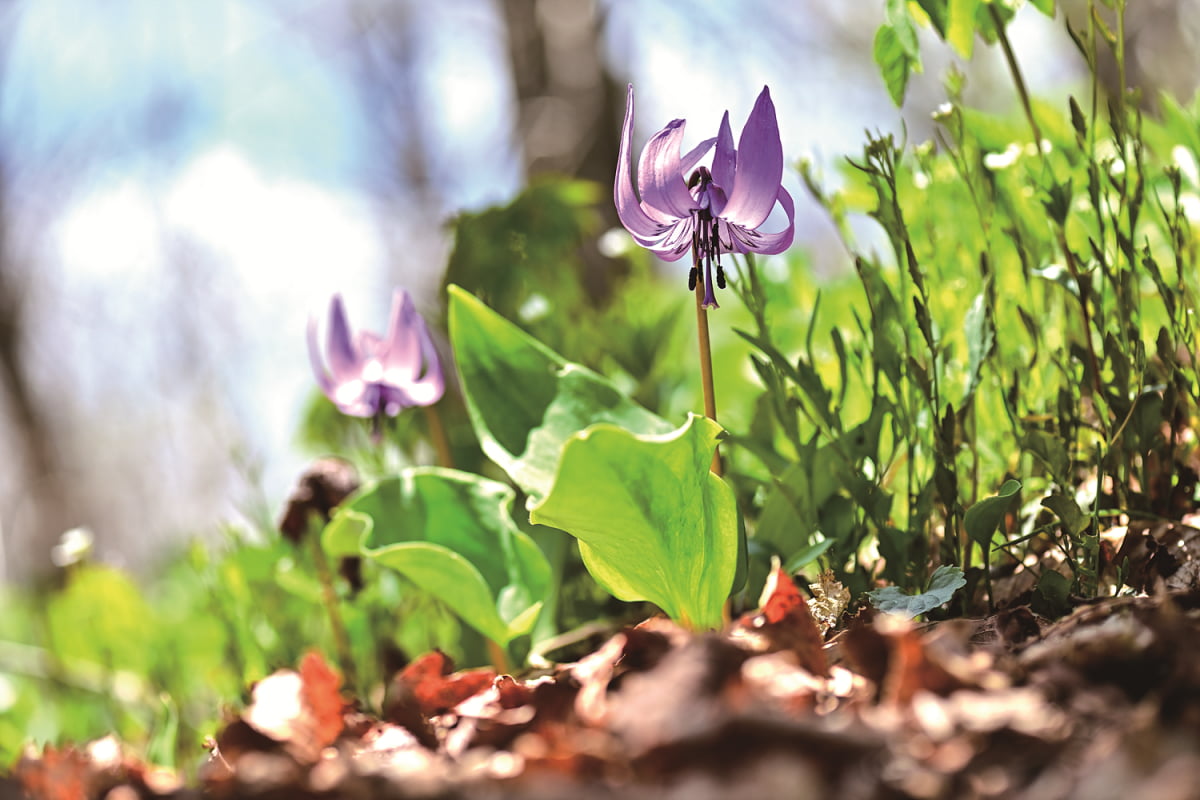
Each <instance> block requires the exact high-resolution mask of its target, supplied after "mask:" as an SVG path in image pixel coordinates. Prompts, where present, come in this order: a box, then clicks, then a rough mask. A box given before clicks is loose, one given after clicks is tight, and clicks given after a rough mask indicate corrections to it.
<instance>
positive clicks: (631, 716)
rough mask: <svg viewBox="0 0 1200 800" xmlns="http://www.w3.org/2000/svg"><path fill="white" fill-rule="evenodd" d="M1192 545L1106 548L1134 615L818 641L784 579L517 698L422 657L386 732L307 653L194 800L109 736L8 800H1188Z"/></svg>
mask: <svg viewBox="0 0 1200 800" xmlns="http://www.w3.org/2000/svg"><path fill="white" fill-rule="evenodd" d="M1186 523H1187V521H1186V520H1185V522H1183V523H1158V524H1155V525H1145V526H1136V527H1135V526H1131V527H1129V528H1126V529H1122V530H1120V531H1118V532H1116V534H1117V535H1116V536H1114V537H1110V538H1111V539H1112V540H1113V547H1114V552H1117V553H1118V554H1120V555H1121V560H1122V562H1124V563H1125V564H1126V565H1127V567H1128V568H1127V571H1126V574H1125V578H1126V581H1127V583H1128V585H1129V586H1133V587H1134V589H1135V590H1137V592H1136V594H1127V595H1124V596H1117V597H1107V598H1102V599H1096V600H1088V601H1084V600H1080V599H1072V601H1071V603H1070V605H1071V606H1072V609H1071V610H1069V611H1068V612H1067V613H1066V614H1065V615H1063V616H1061V617H1059V618H1058V619H1053V620H1052V619H1048V618H1046V617H1043V616H1041V615H1039V614H1038V613H1037V612H1036V611H1035V610H1034V609H1035V608H1038V607H1039V605H1038V603H1037V601H1036V598H1034V597H1033V593H1032V592H1031V591H1030V589H1029V588H1028V586H1029V585H1030V584H1029V583H1028V582H1025V583H1022V581H1021V580H1020V576H1021V574H1022V573H1023V572H1029V573H1030V574H1033V573H1034V572H1035V570H1017V571H1016V573H1015V574H1014V575H1013V576H1012V577H1011V578H1009V579H1007V580H1010V581H1012V583H1010V584H1008V586H1007V589H1006V588H1005V587H1004V585H1002V584H1001V583H999V582H998V583H997V584H996V585H995V586H994V587H993V591H995V592H997V593H1002V592H1005V591H1007V592H1008V594H1009V595H1010V596H1009V597H1008V598H1007V600H1006V603H1005V607H1004V608H1003V610H1000V611H997V612H995V613H991V614H988V615H982V616H979V617H977V618H952V619H945V620H942V621H935V622H924V623H921V622H909V621H907V620H904V619H901V618H898V617H895V616H892V615H888V614H880V613H876V612H874V611H872V610H871V609H869V608H868V609H862V610H860V611H859V612H858V613H856V614H853V615H845V616H843V617H842V618H841V619H840V621H839V622H838V624H837V625H836V626H835V627H834V628H833V629H832V630H830V631H829V632H827V633H822V632H821V630H820V629H819V628H818V626H817V623H816V622H814V618H813V614H811V613H810V604H811V603H812V602H813V601H812V600H811V599H809V600H807V601H806V599H805V595H804V594H803V593H802V592H800V591H799V589H798V588H797V587H796V586H795V585H794V584H793V582H792V581H791V580H790V579H787V578H786V576H783V574H782V573H777V575H776V576H775V578H774V580H773V581H772V582H771V586H773V588H770V589H768V592H767V593H765V595H764V597H765V599H764V603H763V608H761V609H759V610H758V611H756V612H754V613H752V614H748V615H746V616H743V617H742V618H740V619H738V620H735V621H734V622H733V623H732V624H731V625H729V626H728V627H727V629H726V630H724V631H722V632H714V633H704V634H695V633H691V632H688V631H685V630H683V629H681V628H678V627H677V626H675V625H674V624H672V623H670V622H669V621H667V620H664V619H660V618H655V619H650V620H647V621H646V622H644V623H642V624H641V625H638V626H635V627H631V628H626V629H624V630H621V631H618V632H615V633H612V632H610V635H608V636H601V637H597V639H596V640H595V642H594V646H593V649H591V650H590V652H589V653H588V654H586V655H584V656H583V657H582V658H580V659H579V660H576V661H573V662H571V663H562V664H551V665H549V666H547V667H546V668H544V669H541V670H538V671H535V672H533V673H530V674H524V675H521V676H519V677H518V678H514V677H510V676H506V675H500V676H498V675H497V674H496V673H495V672H494V671H492V670H490V669H476V670H464V671H458V672H454V671H452V669H453V668H452V665H451V664H450V663H449V661H448V659H446V658H445V657H444V656H443V655H442V654H440V653H436V652H434V653H429V654H427V655H425V656H423V657H421V658H418V659H416V660H415V661H413V662H412V663H411V664H409V666H408V667H406V668H405V669H404V670H403V671H401V672H399V673H397V674H396V676H395V677H394V679H393V680H392V683H391V685H390V686H389V687H388V689H387V692H386V695H385V697H384V699H383V702H382V704H381V705H382V711H381V712H380V713H379V714H378V715H370V714H367V713H365V712H363V711H362V710H361V708H363V707H364V704H361V703H359V702H357V701H356V699H355V698H353V697H350V696H349V695H348V694H347V693H346V691H345V690H344V689H343V688H342V687H341V683H340V678H339V676H338V675H337V673H336V671H334V670H333V669H332V668H330V667H329V666H328V665H327V664H326V663H325V662H324V661H323V660H322V659H321V658H320V657H319V656H317V655H316V654H310V655H309V656H307V657H305V659H304V660H303V662H302V663H301V664H300V666H299V668H298V670H296V671H281V672H277V673H275V674H274V675H271V676H270V677H268V678H266V679H264V680H263V681H261V682H260V683H258V684H257V685H256V686H255V687H254V690H253V695H252V701H251V702H250V703H249V705H248V706H247V707H246V708H245V709H243V710H242V711H241V712H239V713H232V712H231V713H230V715H229V717H228V719H227V720H226V722H225V724H224V726H223V728H222V730H221V732H220V733H219V735H218V736H217V737H216V739H215V741H212V742H210V743H209V752H208V754H207V759H206V760H205V762H204V764H203V766H202V768H201V769H200V772H199V774H198V775H197V776H195V778H194V779H191V778H189V779H188V781H187V783H188V784H189V785H187V786H185V782H184V780H183V779H182V778H181V777H180V776H178V775H176V774H175V773H173V772H170V771H167V770H163V769H159V768H155V767H152V766H149V765H146V764H144V763H142V762H140V761H139V760H138V759H137V758H136V757H133V756H131V755H129V754H128V753H126V752H125V751H124V750H123V748H122V746H121V745H120V744H119V743H118V742H116V741H115V740H113V739H111V738H109V739H102V740H100V741H97V742H93V743H91V744H90V745H88V746H83V747H75V748H71V747H67V748H54V747H47V748H46V749H44V750H43V751H42V752H39V753H36V754H34V753H31V754H30V755H28V756H26V757H25V758H23V759H22V760H21V762H20V763H19V764H18V765H17V766H16V769H15V770H14V772H13V773H12V775H11V776H10V777H8V778H6V779H2V780H0V798H6V797H9V796H11V797H20V796H22V794H21V792H22V790H24V791H25V792H26V793H27V795H28V796H30V797H34V798H39V800H41V799H42V798H45V799H46V800H75V799H76V798H83V797H95V798H108V800H127V799H128V798H139V797H140V798H159V797H173V798H199V797H214V798H489V799H491V798H538V799H540V798H546V799H549V798H567V797H570V798H584V799H585V800H586V799H587V798H609V797H613V798H615V797H621V798H635V799H636V798H651V797H653V798H668V799H670V798H688V800H705V799H706V798H725V797H737V798H741V799H742V800H750V799H751V798H771V797H787V798H838V800H857V799H858V798H892V797H914V798H974V797H978V798H989V797H995V798H1076V797H1078V798H1087V800H1099V799H1100V798H1109V797H1111V798H1129V797H1134V796H1142V797H1153V798H1156V800H1170V799H1171V798H1194V797H1198V796H1200V588H1198V586H1197V579H1196V576H1197V574H1198V573H1200V563H1198V562H1197V561H1193V559H1192V557H1191V554H1190V553H1189V546H1192V549H1195V545H1196V544H1198V543H1200V538H1197V537H1200V529H1197V528H1194V527H1192V526H1190V525H1188V524H1186ZM1023 586H1024V587H1025V588H1022V587H1023ZM1126 591H1127V592H1128V591H1129V589H1128V588H1126ZM1031 603H1032V605H1031ZM376 705H379V704H378V703H377V704H376Z"/></svg>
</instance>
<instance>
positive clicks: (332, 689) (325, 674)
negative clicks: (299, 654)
mask: <svg viewBox="0 0 1200 800" xmlns="http://www.w3.org/2000/svg"><path fill="white" fill-rule="evenodd" d="M300 684H301V688H300V691H301V697H302V698H303V700H304V704H305V706H307V707H308V711H309V713H310V715H311V718H312V736H313V740H314V743H315V744H316V745H317V746H319V747H325V746H327V745H330V744H333V743H334V742H335V741H336V740H337V738H338V736H339V735H341V733H342V728H343V726H344V725H345V722H344V718H343V714H344V712H345V710H346V701H345V700H343V699H342V695H341V688H342V677H341V676H340V675H338V674H337V672H336V671H335V670H334V669H333V668H332V667H330V666H329V665H328V664H326V663H325V659H323V658H321V655H320V653H317V652H316V651H310V652H309V653H308V654H307V655H305V656H304V659H303V660H302V661H301V662H300Z"/></svg>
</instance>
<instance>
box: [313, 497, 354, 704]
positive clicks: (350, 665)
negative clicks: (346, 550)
mask: <svg viewBox="0 0 1200 800" xmlns="http://www.w3.org/2000/svg"><path fill="white" fill-rule="evenodd" d="M305 538H306V539H308V542H309V545H310V547H311V548H312V556H313V564H314V565H315V566H316V570H317V580H318V581H320V583H321V599H322V601H323V602H324V604H325V612H326V613H327V614H329V628H330V630H331V631H332V633H333V646H334V649H335V650H336V651H337V658H338V662H339V666H340V667H341V668H342V675H343V676H344V678H345V681H346V683H347V685H349V686H353V687H355V689H360V688H361V687H360V686H359V685H358V674H357V670H355V668H354V658H353V656H352V655H351V652H350V637H349V635H347V633H346V624H345V622H343V621H342V611H341V608H340V607H339V606H338V596H337V592H336V591H334V588H333V573H331V572H330V570H329V559H328V558H326V557H325V548H324V547H322V546H321V524H320V523H319V522H318V521H317V520H316V518H315V517H314V518H313V522H312V524H311V525H310V527H309V535H308V536H307V537H305Z"/></svg>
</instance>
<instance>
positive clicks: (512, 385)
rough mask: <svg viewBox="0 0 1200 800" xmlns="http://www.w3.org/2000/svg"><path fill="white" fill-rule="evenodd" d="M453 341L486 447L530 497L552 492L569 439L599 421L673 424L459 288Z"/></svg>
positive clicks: (644, 428)
mask: <svg viewBox="0 0 1200 800" xmlns="http://www.w3.org/2000/svg"><path fill="white" fill-rule="evenodd" d="M449 293H450V340H451V342H452V344H453V346H454V357H455V361H456V363H457V366H458V372H459V376H460V378H461V380H462V386H463V394H464V395H465V397H466V401H467V411H468V413H469V414H470V416H471V424H472V426H473V427H474V428H475V433H476V435H477V436H478V437H479V442H480V445H481V446H482V448H483V452H484V453H486V454H487V456H488V458H490V459H492V460H493V461H495V462H496V463H497V464H498V465H500V467H501V468H502V469H504V471H505V472H507V473H508V474H509V477H511V478H512V480H513V481H514V482H515V483H516V484H517V485H518V486H520V487H521V489H522V490H524V491H525V492H526V494H528V495H529V504H530V505H533V504H534V503H536V502H537V501H539V500H540V499H542V498H543V497H545V495H546V493H547V492H549V491H550V487H551V485H552V484H553V482H554V472H555V468H556V467H557V466H558V459H559V456H560V454H561V452H562V448H563V445H564V443H565V442H566V440H567V438H568V437H570V436H571V435H572V434H574V433H576V432H578V431H580V430H583V429H584V428H586V427H588V426H589V425H592V424H593V423H597V422H608V423H612V424H615V425H618V426H620V427H622V428H625V429H626V430H630V431H633V432H635V433H643V434H662V433H668V432H669V431H671V430H673V429H674V426H673V425H671V424H670V423H669V422H667V421H666V420H664V419H662V418H661V417H658V416H656V415H654V414H651V413H650V412H649V411H647V410H645V409H644V408H642V407H641V406H639V405H637V404H636V403H634V402H633V401H632V400H630V399H629V398H627V397H625V396H624V395H623V394H621V392H619V391H618V390H617V389H616V387H615V386H613V385H612V384H611V383H610V382H609V381H608V380H607V379H605V378H603V377H601V376H600V375H597V374H596V373H594V372H592V371H591V370H589V369H587V368H585V367H582V366H580V365H578V364H572V363H569V362H567V361H566V359H564V358H563V357H562V356H560V355H558V354H557V353H555V352H554V351H552V350H550V349H549V348H547V347H546V346H545V345H543V344H542V343H541V342H538V341H537V340H536V339H534V338H532V337H531V336H529V334H527V333H525V332H524V331H522V330H521V329H520V328H518V327H517V326H516V325H514V324H512V323H511V322H509V321H508V320H506V319H504V318H503V317H501V316H500V315H499V314H497V313H495V312H494V311H492V310H491V309H490V308H488V307H487V306H486V305H484V304H483V303H482V302H480V301H479V300H478V299H476V298H475V297H473V296H471V295H470V294H469V293H467V292H465V291H463V290H462V289H460V288H459V287H457V286H451V287H450V288H449Z"/></svg>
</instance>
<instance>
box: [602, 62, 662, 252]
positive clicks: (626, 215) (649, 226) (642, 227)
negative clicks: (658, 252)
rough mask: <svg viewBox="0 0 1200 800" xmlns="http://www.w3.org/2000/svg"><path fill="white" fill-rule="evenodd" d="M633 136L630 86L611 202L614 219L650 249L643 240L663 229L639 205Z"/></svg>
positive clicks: (631, 87) (639, 242) (626, 98)
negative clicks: (635, 183)
mask: <svg viewBox="0 0 1200 800" xmlns="http://www.w3.org/2000/svg"><path fill="white" fill-rule="evenodd" d="M632 137H633V85H632V84H630V86H629V91H628V93H627V94H626V97H625V123H624V124H623V125H622V126H621V149H620V152H619V153H618V155H617V177H616V180H615V181H614V182H613V202H614V203H615V204H616V206H617V216H618V217H619V218H620V220H621V224H622V225H624V226H625V228H626V230H628V231H629V232H630V233H632V234H633V237H634V238H635V239H637V241H638V244H640V245H642V246H643V247H649V245H647V244H646V243H645V242H644V241H643V240H644V239H652V238H654V237H656V236H657V235H659V234H660V233H661V232H662V226H661V225H660V224H659V223H658V222H657V221H655V220H654V219H653V218H651V217H650V216H649V215H648V214H647V213H646V211H645V210H644V209H643V208H642V204H641V203H640V202H638V197H637V194H636V193H635V192H634V191H633V179H632V178H631V177H630V175H631V170H632V168H633V161H632V158H631V156H630V154H629V145H630V139H631V138H632Z"/></svg>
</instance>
